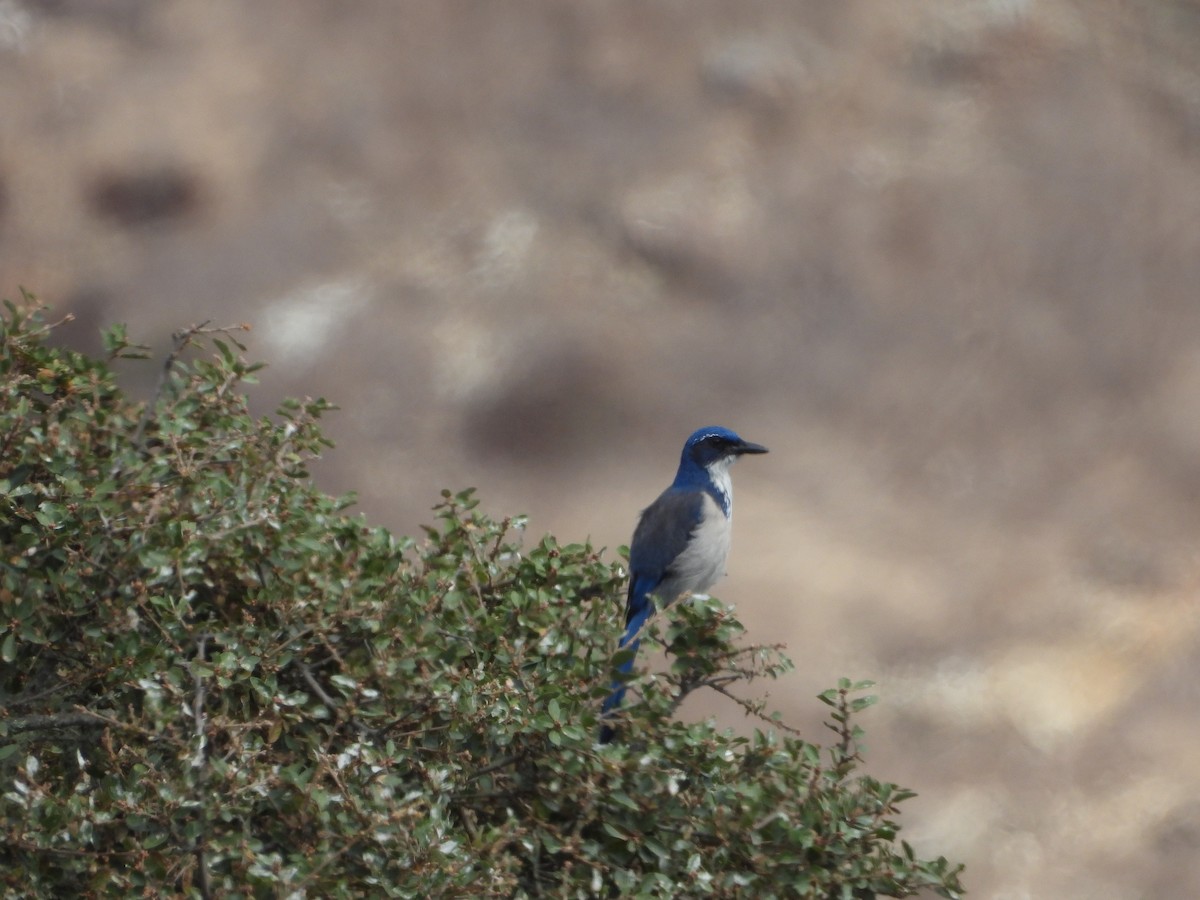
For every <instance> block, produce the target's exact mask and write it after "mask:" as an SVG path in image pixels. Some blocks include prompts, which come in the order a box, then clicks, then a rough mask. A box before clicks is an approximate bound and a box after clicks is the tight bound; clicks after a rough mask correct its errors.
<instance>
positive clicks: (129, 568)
mask: <svg viewBox="0 0 1200 900" xmlns="http://www.w3.org/2000/svg"><path fill="white" fill-rule="evenodd" d="M27 299H28V298H27ZM48 332H49V328H48V327H47V326H44V325H42V324H41V323H40V321H39V320H38V319H37V318H36V317H28V316H27V315H25V314H24V313H23V312H22V311H21V310H20V309H19V308H18V307H16V306H14V305H12V304H8V314H7V316H6V317H5V318H4V319H3V321H2V322H0V339H2V342H3V347H2V350H0V663H2V664H0V823H2V824H0V828H2V829H3V833H2V835H0V885H3V886H4V889H5V891H6V893H18V894H20V893H32V894H35V895H42V896H61V895H84V896H113V897H125V896H135V895H142V896H160V895H163V894H171V893H174V894H178V895H184V896H200V897H214V896H222V897H239V896H245V897H277V896H278V897H361V896H395V897H445V896H464V895H470V896H481V897H489V896H495V897H511V896H530V897H536V896H543V895H545V896H555V897H590V896H597V895H606V894H608V895H620V896H637V897H678V896H705V895H708V896H719V897H732V896H750V895H753V894H758V895H760V896H764V897H766V896H795V897H866V896H872V895H873V894H874V893H876V892H877V893H881V894H888V895H895V896H903V895H906V894H910V893H913V892H915V891H918V890H921V889H923V888H927V889H931V890H933V891H936V892H937V893H939V894H941V895H943V896H947V897H953V896H958V895H959V893H960V892H961V887H960V886H959V884H958V869H957V868H956V867H953V866H951V865H949V864H948V863H947V862H946V861H945V860H944V859H936V860H921V859H917V858H916V857H915V856H914V854H913V852H912V851H911V849H910V848H909V847H908V845H907V844H904V843H903V842H901V841H899V840H898V839H897V837H896V833H897V831H898V826H897V824H896V823H895V820H894V816H895V813H896V804H897V803H899V802H900V801H902V800H904V799H905V798H906V797H908V796H911V794H910V793H909V792H906V791H904V790H901V789H899V788H897V787H896V786H894V785H891V784H886V783H881V782H878V781H875V780H873V779H871V778H867V777H862V776H861V775H860V774H859V773H858V772H857V771H856V767H857V764H858V762H859V757H858V741H859V737H860V732H859V730H858V727H857V726H856V725H854V724H853V723H852V721H851V719H852V717H853V715H854V714H855V713H856V712H857V711H858V710H859V709H861V708H862V707H863V706H865V705H866V704H868V703H869V702H870V698H864V697H858V696H857V693H858V692H859V691H861V689H862V687H863V686H862V685H851V684H850V683H848V682H842V683H841V685H840V686H839V688H838V689H835V690H834V691H830V692H827V693H826V694H825V695H822V696H823V699H824V700H825V701H826V702H827V703H829V704H830V705H831V706H832V707H833V713H832V718H833V722H832V727H834V729H835V730H836V731H837V734H838V737H837V741H836V743H835V744H834V745H833V746H832V747H830V748H828V749H827V750H822V749H821V748H820V747H818V746H816V745H814V744H811V743H806V742H804V741H802V740H800V739H799V738H798V737H796V736H795V735H793V734H791V733H790V730H789V729H787V728H786V727H785V726H783V725H782V723H779V722H777V721H776V720H774V719H770V720H767V719H763V721H764V725H765V730H758V731H756V732H755V733H754V734H753V736H751V737H738V736H735V735H733V734H731V733H720V732H717V731H715V730H714V729H713V728H712V727H711V726H710V725H708V724H689V723H684V722H680V721H676V720H675V719H674V718H673V715H672V714H673V712H674V711H675V709H676V708H677V706H678V704H679V702H680V701H681V700H682V698H683V697H684V696H686V695H687V694H688V693H689V692H691V691H693V690H696V689H699V688H701V687H705V686H707V687H713V688H716V689H718V690H721V691H725V690H726V689H727V687H728V685H729V684H731V683H732V682H734V681H739V680H750V679H752V678H755V677H759V676H769V677H774V676H777V675H779V674H781V673H782V672H784V671H786V670H787V668H788V665H789V664H788V662H787V660H786V659H785V658H784V657H782V656H781V655H780V654H779V652H778V649H777V648H767V647H743V646H738V645H736V644H735V643H734V642H735V640H736V639H737V638H738V636H739V635H740V633H741V631H742V628H741V626H740V625H739V624H738V623H737V621H736V620H735V619H734V618H733V617H732V616H731V615H730V613H729V611H728V610H726V609H725V608H724V607H723V606H721V604H720V603H719V602H717V601H708V602H696V603H688V604H681V605H677V606H675V607H673V608H672V609H671V610H670V611H669V612H668V613H667V614H665V615H662V616H660V618H659V622H658V624H656V625H654V626H653V627H652V628H651V630H650V632H649V636H650V637H651V638H653V639H657V640H660V641H662V642H663V643H665V645H666V646H667V648H668V652H669V654H670V658H671V659H672V665H671V668H670V670H669V671H666V672H658V673H644V672H643V673H640V674H639V675H638V677H636V678H635V679H634V682H633V684H632V687H633V688H634V689H635V692H634V695H636V696H637V699H636V701H634V702H630V703H629V704H628V705H627V707H626V709H625V710H624V724H623V736H622V739H621V740H620V741H619V742H618V743H616V744H614V745H611V746H607V747H602V746H599V745H598V744H597V743H596V740H595V738H596V732H597V713H598V710H599V706H600V701H601V700H602V699H603V697H604V696H605V694H606V693H607V691H608V690H609V685H610V679H611V677H612V661H613V654H614V651H615V648H616V640H617V637H618V634H619V626H620V619H621V615H620V610H621V601H620V593H621V581H622V578H623V572H622V570H621V568H620V566H619V565H617V564H615V563H611V562H606V561H604V560H603V559H602V558H601V556H600V554H599V553H598V552H597V551H596V550H594V549H593V548H592V547H591V546H588V545H583V544H569V545H560V544H559V543H558V542H557V541H556V540H554V539H553V538H552V537H546V538H543V539H541V540H539V541H536V542H533V543H522V541H521V540H520V538H521V535H522V531H523V522H522V521H521V520H520V519H515V518H509V519H503V520H501V521H496V520H493V519H491V518H489V517H488V516H486V515H484V514H483V513H481V512H480V510H479V508H478V506H477V505H476V501H475V499H474V498H473V496H472V494H471V492H470V491H464V492H462V493H459V494H456V495H452V494H450V493H449V492H446V493H443V495H442V499H441V502H440V503H439V504H438V506H437V507H435V510H436V523H435V525H433V526H431V527H429V528H428V529H426V533H425V535H424V537H423V539H422V540H421V541H420V542H417V541H414V540H410V539H407V538H398V537H395V536H393V535H391V534H389V533H388V532H387V531H385V530H383V529H380V528H372V527H369V526H367V525H366V524H364V522H363V521H362V520H361V519H360V518H355V517H351V516H350V515H348V514H347V512H346V508H347V506H348V505H349V503H350V500H349V498H340V499H339V498H331V497H328V496H326V495H324V494H322V493H321V492H319V491H318V490H316V489H315V488H314V487H313V486H312V485H311V484H310V482H309V480H308V476H307V472H306V469H305V466H306V463H307V462H308V461H310V460H311V459H312V458H313V457H314V456H315V455H316V454H317V453H318V452H319V451H320V450H321V449H322V448H323V447H324V446H326V444H327V442H326V441H325V439H324V438H323V437H322V434H321V432H320V430H319V428H318V424H317V423H318V419H319V418H320V416H321V414H322V413H323V412H324V411H325V410H326V409H328V406H327V404H325V403H324V402H323V401H320V400H317V401H305V402H302V403H297V402H290V403H287V404H285V405H284V407H283V408H282V409H281V410H280V411H279V413H278V417H277V419H275V420H268V419H260V420H255V419H253V418H252V417H251V416H250V415H249V414H248V412H247V409H246V403H245V398H244V395H243V393H242V389H241V383H242V382H244V381H247V380H252V377H253V372H254V371H255V369H256V368H257V367H256V366H253V365H249V364H247V363H246V362H245V361H244V360H243V359H242V358H241V356H240V353H239V351H241V350H243V349H244V348H242V347H241V346H240V345H239V344H237V343H236V341H234V340H233V339H232V338H230V337H229V336H228V333H227V331H226V332H222V334H223V335H224V338H223V339H222V338H221V337H217V336H216V332H210V331H208V330H206V329H202V328H193V329H189V330H188V331H187V332H184V333H182V334H181V335H179V336H177V337H178V340H177V346H176V348H175V351H174V352H173V353H172V354H171V355H170V357H169V358H168V360H167V363H166V366H165V368H164V372H163V379H162V383H161V385H160V389H159V391H158V395H157V396H156V397H155V398H154V400H153V401H152V402H151V403H149V404H135V403H132V402H131V401H130V400H128V399H127V398H126V397H125V396H124V395H123V394H122V392H121V391H120V390H119V388H118V386H117V385H116V383H115V380H114V376H113V373H112V371H111V368H110V365H109V362H111V359H113V358H116V357H128V356H137V355H139V353H138V348H137V347H136V346H134V345H131V344H130V343H129V342H128V340H127V339H126V337H125V333H124V331H123V329H120V328H116V329H113V330H112V331H110V332H109V333H108V334H107V335H106V346H107V348H108V350H109V353H110V360H109V361H97V360H93V359H88V358H86V357H84V356H81V355H79V354H76V353H71V352H67V351H63V350H60V349H55V348H53V347H50V346H48V345H47V344H46V343H45V337H46V335H47V333H48ZM204 335H208V336H209V337H210V339H211V341H212V345H213V346H214V347H215V351H216V352H215V354H214V355H213V356H212V357H211V358H196V359H194V360H192V361H190V362H184V361H183V357H184V356H186V355H187V354H186V353H185V352H184V351H185V349H186V347H187V346H188V345H189V344H192V343H195V342H197V341H198V340H199V339H200V338H201V337H202V336H204ZM744 705H745V706H746V707H747V711H748V712H750V713H752V714H755V715H759V716H760V718H761V709H762V704H761V703H754V704H750V703H745V704H744Z"/></svg>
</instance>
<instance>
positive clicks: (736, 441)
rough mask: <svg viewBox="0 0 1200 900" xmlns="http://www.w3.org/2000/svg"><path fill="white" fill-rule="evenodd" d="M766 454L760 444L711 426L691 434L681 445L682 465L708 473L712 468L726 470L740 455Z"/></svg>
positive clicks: (764, 448)
mask: <svg viewBox="0 0 1200 900" xmlns="http://www.w3.org/2000/svg"><path fill="white" fill-rule="evenodd" d="M766 452H767V448H766V447H764V446H762V445H761V444H752V443H750V442H749V441H744V440H742V439H741V438H740V437H739V436H738V435H737V434H736V433H735V432H733V431H730V430H729V429H728V428H721V427H720V426H718V425H713V426H710V427H708V428H700V429H698V430H696V431H694V432H692V436H691V437H689V438H688V439H687V443H686V444H684V445H683V460H682V463H683V465H688V464H689V463H690V464H692V465H695V466H697V467H698V468H701V469H708V470H710V471H711V469H712V468H713V467H714V466H718V467H720V468H722V469H727V468H729V466H730V465H732V464H733V462H734V461H735V460H736V459H737V458H738V457H739V456H741V455H742V454H745V453H766Z"/></svg>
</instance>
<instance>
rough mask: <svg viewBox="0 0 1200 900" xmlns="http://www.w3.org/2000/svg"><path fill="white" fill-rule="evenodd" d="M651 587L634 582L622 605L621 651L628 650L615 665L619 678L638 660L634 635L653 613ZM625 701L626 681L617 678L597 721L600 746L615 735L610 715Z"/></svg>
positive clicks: (637, 580) (638, 642) (639, 581)
mask: <svg viewBox="0 0 1200 900" xmlns="http://www.w3.org/2000/svg"><path fill="white" fill-rule="evenodd" d="M651 590H652V588H651V587H649V586H648V585H645V584H642V583H641V579H635V580H634V581H633V582H632V583H631V584H630V585H629V598H628V599H627V600H626V602H625V633H624V634H623V635H621V645H620V649H622V650H628V651H630V653H629V656H628V658H627V659H625V660H624V661H622V662H621V663H620V664H619V665H618V666H617V672H619V673H620V674H621V675H622V676H625V675H628V674H629V673H630V672H632V671H633V663H634V660H636V658H637V651H638V646H639V645H640V644H641V640H640V639H638V638H637V637H636V635H637V634H638V633H639V632H641V630H642V627H643V626H644V625H645V624H646V620H647V619H649V618H650V614H651V613H652V612H654V601H653V600H651V599H650V591H651ZM624 700H625V681H624V679H623V678H618V679H617V680H616V681H614V682H613V687H612V693H611V694H609V695H608V696H607V697H605V698H604V704H603V705H602V706H601V707H600V718H601V720H602V721H603V722H604V724H603V725H601V726H600V743H601V744H607V743H609V742H610V741H611V740H612V739H613V737H614V736H615V735H616V729H615V728H614V727H613V726H612V725H611V724H609V722H608V720H609V719H610V717H611V715H612V713H613V712H614V711H615V710H617V709H620V708H621V703H622V702H623V701H624Z"/></svg>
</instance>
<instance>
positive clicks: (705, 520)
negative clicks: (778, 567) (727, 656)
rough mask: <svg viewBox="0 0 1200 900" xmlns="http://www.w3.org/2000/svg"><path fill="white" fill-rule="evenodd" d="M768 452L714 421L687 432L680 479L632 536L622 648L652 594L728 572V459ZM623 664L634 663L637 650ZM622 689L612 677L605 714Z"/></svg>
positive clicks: (700, 587)
mask: <svg viewBox="0 0 1200 900" xmlns="http://www.w3.org/2000/svg"><path fill="white" fill-rule="evenodd" d="M766 452H767V448H766V447H763V446H760V445H759V444H751V443H750V442H749V441H744V440H742V439H741V438H740V437H738V436H737V435H736V434H734V433H733V432H732V431H730V430H729V429H728V428H719V427H716V426H714V427H711V428H701V429H700V430H698V431H695V432H693V433H692V436H691V437H689V438H688V439H687V443H685V444H684V445H683V455H682V456H681V458H680V460H679V471H677V472H676V473H675V480H674V481H673V482H672V483H671V486H670V487H669V488H667V489H666V490H665V491H663V492H662V493H661V494H659V495H658V499H657V500H655V501H654V502H653V503H651V504H650V505H649V506H648V507H647V508H646V509H645V510H644V511H643V512H642V515H641V518H640V519H639V520H638V524H637V528H635V529H634V532H633V540H632V541H630V542H629V596H628V599H627V600H626V601H625V634H624V636H622V638H621V647H622V649H624V648H628V649H630V650H632V651H633V654H635V655H636V653H637V649H638V644H639V643H640V639H639V638H638V634H639V633H640V632H641V630H642V627H643V626H644V625H645V624H646V620H647V619H649V618H650V615H651V613H653V612H654V609H655V607H654V601H653V600H651V599H650V598H651V596H652V595H653V596H655V597H657V598H658V599H659V600H660V601H662V603H664V604H667V603H673V602H674V601H676V600H678V599H679V598H680V597H683V596H685V595H687V594H694V593H698V592H703V591H706V590H708V589H709V588H710V587H712V586H713V585H714V584H716V582H717V579H718V578H720V577H721V576H722V575H723V574H725V560H726V558H727V557H728V556H729V537H730V520H731V518H732V516H733V483H732V482H731V481H730V478H729V467H730V466H731V465H733V464H734V462H736V461H737V458H738V457H739V456H741V455H742V454H743V453H766ZM618 671H619V672H621V673H622V674H628V673H629V672H631V671H633V655H631V656H630V657H629V659H627V660H625V661H624V662H623V663H621V665H620V666H618ZM624 697H625V686H624V685H623V684H621V683H620V682H617V683H615V684H614V685H613V692H612V693H611V694H609V695H608V697H607V698H606V699H605V701H604V706H603V707H602V709H601V717H602V718H605V717H608V716H609V715H610V714H611V713H612V711H613V710H615V709H616V708H617V707H619V706H620V705H621V701H622V699H624ZM613 733H614V730H613V727H612V726H611V725H609V724H607V723H606V724H604V725H603V726H602V728H601V730H600V743H602V744H607V743H608V742H609V741H610V740H612V737H613Z"/></svg>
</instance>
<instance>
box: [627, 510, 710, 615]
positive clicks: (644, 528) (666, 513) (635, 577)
mask: <svg viewBox="0 0 1200 900" xmlns="http://www.w3.org/2000/svg"><path fill="white" fill-rule="evenodd" d="M703 512H704V494H703V493H701V492H700V491H689V490H680V489H678V488H674V487H672V488H667V490H665V491H663V492H662V493H661V494H660V495H659V497H658V499H657V500H655V501H654V502H653V503H651V504H650V505H649V506H648V507H646V509H645V511H644V512H643V513H642V517H641V518H640V519H639V520H638V524H637V528H635V529H634V532H633V540H632V541H630V543H629V599H628V601H627V606H626V609H625V624H626V626H627V630H628V626H630V625H632V624H633V620H634V619H635V618H640V619H641V620H642V622H644V621H645V618H646V616H648V615H649V612H650V609H649V596H650V594H652V593H654V591H655V590H656V589H657V588H658V586H659V585H660V584H662V582H663V579H664V578H666V577H667V575H669V574H670V572H671V566H672V564H673V563H674V562H675V560H676V558H678V556H679V554H681V553H682V552H683V551H684V550H685V549H686V548H687V545H688V540H689V539H690V538H691V536H692V534H693V532H695V530H696V527H697V526H698V525H699V524H700V518H701V516H702V515H703ZM666 599H674V598H673V597H671V598H666ZM641 624H642V623H641V622H639V623H638V625H637V627H636V628H634V629H633V631H637V629H638V628H641Z"/></svg>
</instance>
